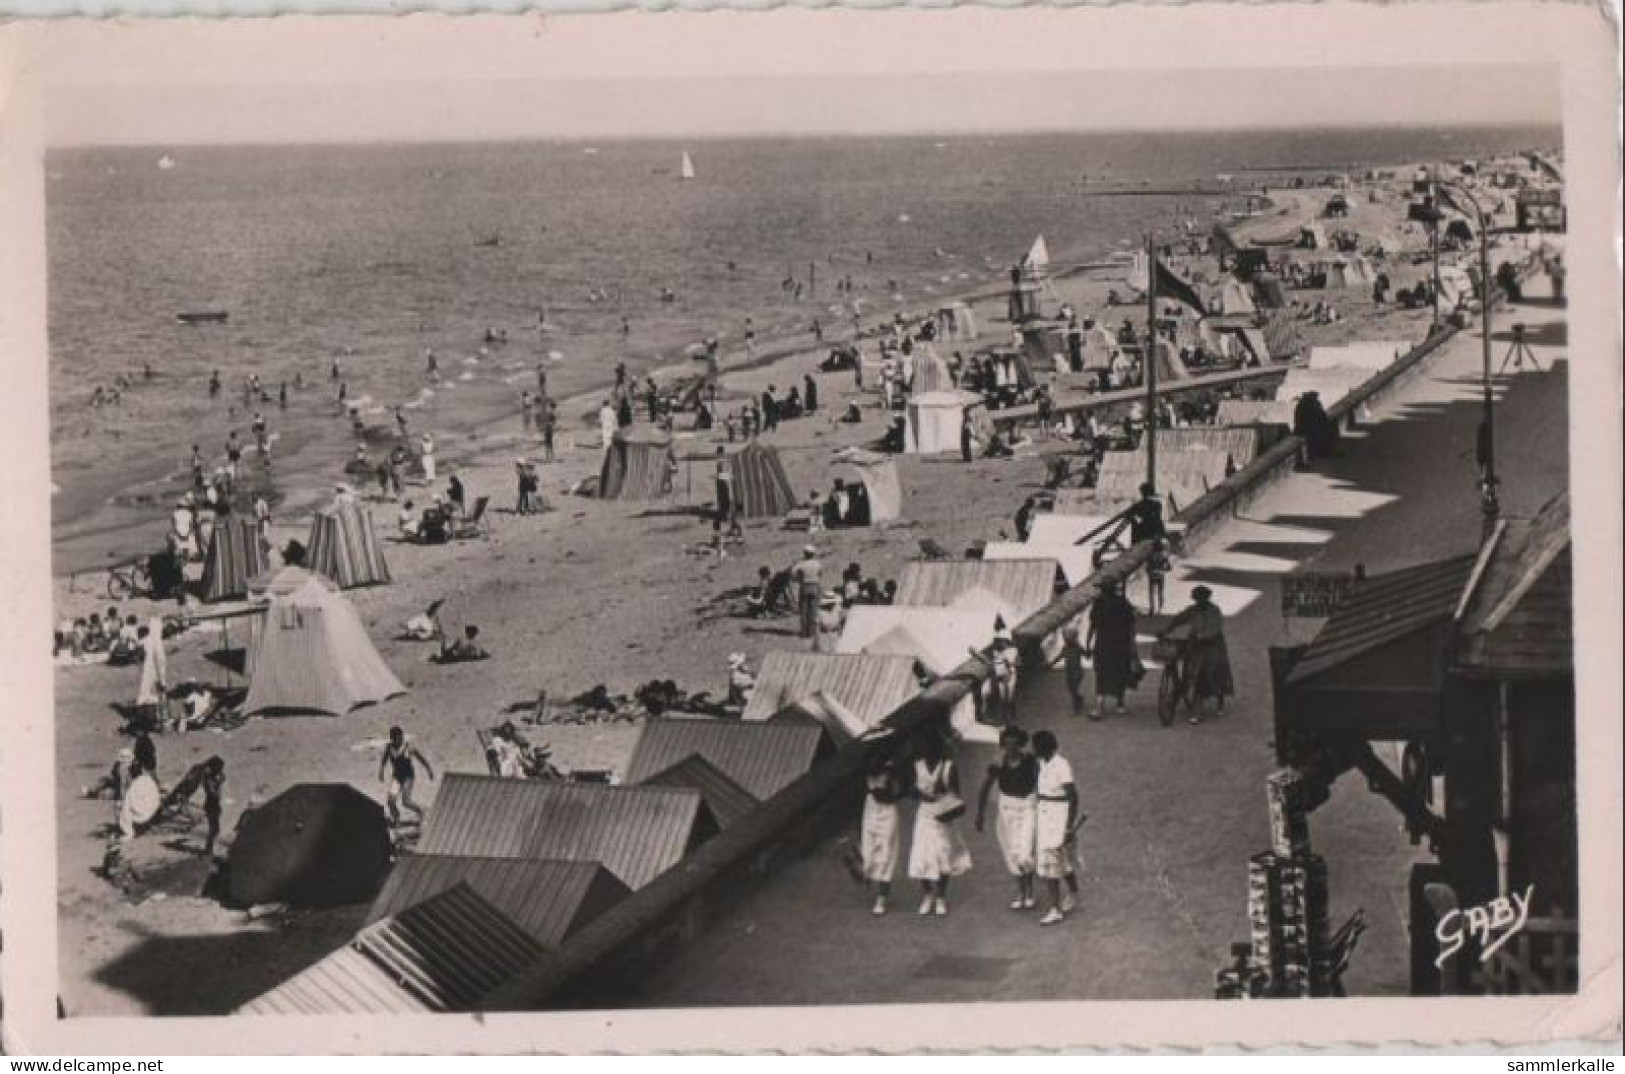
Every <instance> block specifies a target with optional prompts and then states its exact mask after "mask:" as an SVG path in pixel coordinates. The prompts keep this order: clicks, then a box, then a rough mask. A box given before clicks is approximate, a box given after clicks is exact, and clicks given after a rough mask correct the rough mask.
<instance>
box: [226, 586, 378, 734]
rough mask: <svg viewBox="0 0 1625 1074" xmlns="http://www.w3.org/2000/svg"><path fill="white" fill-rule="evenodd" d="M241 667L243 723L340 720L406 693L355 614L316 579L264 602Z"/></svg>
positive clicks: (351, 608)
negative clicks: (259, 718) (317, 717)
mask: <svg viewBox="0 0 1625 1074" xmlns="http://www.w3.org/2000/svg"><path fill="white" fill-rule="evenodd" d="M273 586H274V583H273ZM248 666H249V682H248V698H247V700H245V701H244V702H243V713H244V715H248V716H252V715H254V714H255V713H275V714H278V715H283V714H293V713H325V714H327V715H332V716H342V715H344V714H345V713H347V712H349V711H350V710H351V709H354V708H356V707H358V706H360V705H367V704H372V703H374V702H378V701H383V700H384V699H386V698H391V697H394V696H396V695H397V694H404V693H405V692H406V687H404V686H402V685H401V681H400V680H399V679H397V678H396V677H395V673H394V672H392V671H390V670H389V666H388V665H387V664H385V663H384V659H383V657H381V656H379V655H378V650H377V649H375V648H373V644H372V639H371V638H369V637H368V636H367V629H366V627H364V626H362V625H361V617H360V616H359V615H357V614H356V611H355V608H353V607H352V606H351V605H350V602H349V601H348V600H346V599H345V597H344V595H343V594H342V593H339V592H338V591H337V590H335V589H333V588H332V584H331V583H328V582H326V581H325V580H324V579H321V578H307V579H306V580H305V581H304V583H303V584H301V585H299V586H298V587H297V588H295V589H293V590H292V591H291V592H287V593H283V594H281V595H279V596H277V597H274V598H273V599H272V600H271V603H270V604H269V605H268V606H267V607H266V609H265V613H264V615H262V616H260V617H258V619H257V621H256V624H255V627H254V630H253V637H252V638H251V639H250V642H249V665H248Z"/></svg>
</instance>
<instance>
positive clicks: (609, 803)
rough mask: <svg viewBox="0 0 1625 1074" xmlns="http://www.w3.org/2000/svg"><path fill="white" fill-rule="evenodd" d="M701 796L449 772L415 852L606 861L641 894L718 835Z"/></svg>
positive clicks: (679, 791)
mask: <svg viewBox="0 0 1625 1074" xmlns="http://www.w3.org/2000/svg"><path fill="white" fill-rule="evenodd" d="M715 830H716V819H715V818H714V817H712V816H711V813H710V810H708V809H706V808H705V803H704V802H703V801H702V800H701V798H700V793H699V792H698V791H694V790H688V789H684V788H681V787H612V786H609V785H608V784H602V783H568V782H560V781H556V780H535V779H498V778H496V777H493V776H478V775H472V774H469V773H464V772H451V773H448V774H447V775H446V778H445V779H444V780H443V781H442V782H441V785H440V793H439V794H438V795H437V796H436V798H435V802H434V807H433V808H432V809H430V810H429V819H428V820H427V821H426V822H425V823H424V825H423V836H422V838H421V839H420V840H419V841H418V850H419V851H420V852H421V853H424V854H464V855H470V856H474V857H488V858H557V859H562V860H566V861H599V862H603V863H604V865H605V867H607V868H608V869H609V871H610V872H612V873H614V874H615V875H616V876H617V877H618V878H619V879H620V880H621V882H622V883H624V884H625V885H626V886H627V887H629V888H631V889H632V890H634V891H636V890H637V889H638V888H641V887H642V886H643V885H645V884H647V883H648V882H649V881H651V880H653V879H654V878H655V877H657V876H659V875H660V874H661V873H663V872H665V871H666V870H667V869H669V868H671V867H672V866H673V865H675V864H676V863H677V861H678V859H680V858H681V857H682V856H683V854H684V853H686V852H687V850H688V848H689V847H690V846H693V845H694V844H696V843H698V842H700V841H701V840H703V839H705V838H707V837H708V836H709V835H711V834H712V833H714V832H715Z"/></svg>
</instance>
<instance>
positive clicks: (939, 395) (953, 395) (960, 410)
mask: <svg viewBox="0 0 1625 1074" xmlns="http://www.w3.org/2000/svg"><path fill="white" fill-rule="evenodd" d="M974 402H976V397H975V396H972V395H969V394H966V393H965V392H958V391H946V392H923V393H921V394H918V395H912V396H910V397H909V400H908V407H907V409H906V410H905V414H906V416H907V422H908V424H907V428H906V430H905V432H904V435H903V450H904V451H906V452H908V453H909V454H911V455H934V454H937V453H939V452H943V451H958V450H959V428H960V426H961V425H962V424H963V423H964V420H965V407H966V406H968V405H970V404H972V403H974Z"/></svg>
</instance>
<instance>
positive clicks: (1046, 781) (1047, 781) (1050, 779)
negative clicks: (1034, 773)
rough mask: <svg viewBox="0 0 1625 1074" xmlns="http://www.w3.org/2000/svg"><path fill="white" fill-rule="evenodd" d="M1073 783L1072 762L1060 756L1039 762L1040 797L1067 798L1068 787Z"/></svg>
mask: <svg viewBox="0 0 1625 1074" xmlns="http://www.w3.org/2000/svg"><path fill="white" fill-rule="evenodd" d="M1071 782H1072V762H1071V761H1068V760H1067V759H1066V758H1065V757H1062V756H1061V755H1060V754H1058V753H1057V754H1056V755H1055V756H1054V757H1051V758H1050V759H1049V760H1047V761H1045V760H1040V761H1039V762H1038V797H1040V798H1065V797H1066V785H1067V784H1068V783H1071Z"/></svg>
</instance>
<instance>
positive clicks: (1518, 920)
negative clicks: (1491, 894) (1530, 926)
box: [1433, 884, 1535, 966]
mask: <svg viewBox="0 0 1625 1074" xmlns="http://www.w3.org/2000/svg"><path fill="white" fill-rule="evenodd" d="M1534 897H1535V885H1533V884H1530V885H1529V886H1528V887H1527V888H1525V889H1524V890H1523V891H1522V892H1517V891H1514V892H1513V893H1512V894H1511V895H1503V896H1501V897H1500V898H1496V899H1492V900H1490V901H1489V902H1487V903H1484V904H1483V905H1482V906H1471V907H1468V908H1467V909H1465V910H1451V911H1450V912H1449V913H1447V914H1445V915H1444V916H1443V917H1441V918H1440V919H1439V923H1438V924H1437V925H1435V926H1434V927H1433V934H1434V936H1436V937H1437V938H1438V940H1439V957H1438V958H1436V959H1434V960H1433V964H1434V966H1443V965H1444V964H1445V963H1446V962H1448V961H1449V960H1450V958H1451V957H1452V956H1454V955H1455V953H1456V952H1457V951H1460V950H1461V949H1462V946H1463V945H1464V944H1466V942H1467V941H1468V940H1469V939H1472V940H1475V941H1477V943H1478V945H1479V953H1478V961H1479V962H1487V961H1489V958H1490V956H1491V955H1493V954H1495V952H1497V951H1499V950H1500V949H1501V947H1502V945H1503V944H1505V943H1506V942H1507V941H1508V940H1510V939H1512V937H1514V936H1516V935H1517V934H1518V933H1519V931H1521V930H1522V929H1523V926H1524V923H1525V922H1527V921H1528V920H1529V902H1530V900H1531V899H1533V898H1534Z"/></svg>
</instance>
